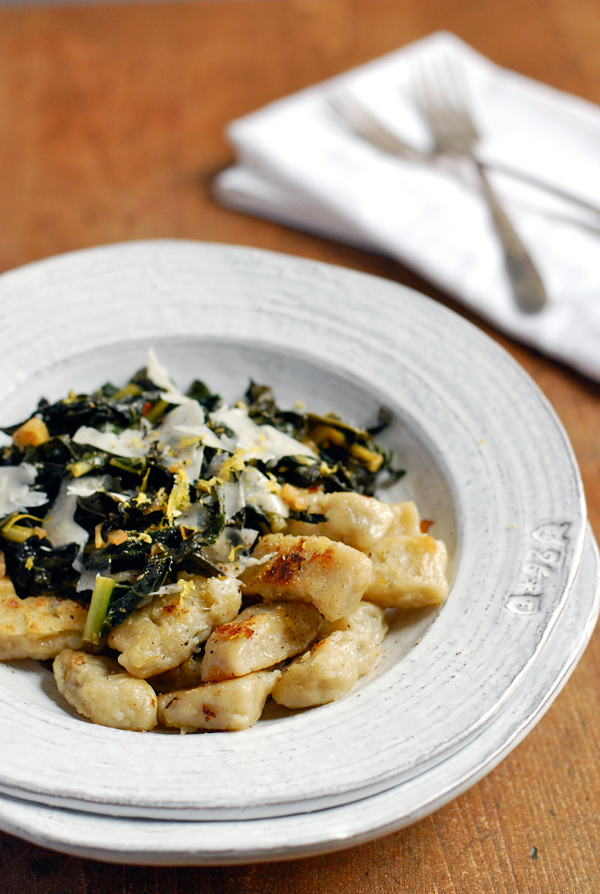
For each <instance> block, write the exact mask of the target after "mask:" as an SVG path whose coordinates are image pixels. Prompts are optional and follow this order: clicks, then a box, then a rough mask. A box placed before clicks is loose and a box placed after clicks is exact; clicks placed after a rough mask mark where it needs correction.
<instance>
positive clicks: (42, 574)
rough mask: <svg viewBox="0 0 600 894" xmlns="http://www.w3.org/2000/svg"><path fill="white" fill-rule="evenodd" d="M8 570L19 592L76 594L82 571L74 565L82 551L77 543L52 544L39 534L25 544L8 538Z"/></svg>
mask: <svg viewBox="0 0 600 894" xmlns="http://www.w3.org/2000/svg"><path fill="white" fill-rule="evenodd" d="M2 549H3V550H4V556H5V560H6V571H7V574H8V575H9V577H10V579H11V580H12V582H13V586H14V588H15V590H16V592H17V595H18V596H20V597H21V599H24V598H25V597H26V596H43V595H46V594H51V595H53V596H65V597H68V596H73V595H74V588H75V586H76V584H77V580H78V578H79V574H78V573H77V572H76V571H75V569H74V568H73V562H74V561H75V559H76V557H77V554H78V552H79V547H78V545H77V544H76V543H69V544H68V545H67V546H59V547H53V546H51V545H50V543H49V541H48V540H46V539H45V538H43V539H40V538H39V537H38V536H37V535H36V534H34V535H32V536H31V537H28V538H27V540H25V541H24V543H13V542H12V541H9V540H5V541H3V543H2Z"/></svg>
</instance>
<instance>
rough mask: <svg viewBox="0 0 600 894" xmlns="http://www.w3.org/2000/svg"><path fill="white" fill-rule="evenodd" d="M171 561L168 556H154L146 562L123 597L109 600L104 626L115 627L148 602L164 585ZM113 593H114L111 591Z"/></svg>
mask: <svg viewBox="0 0 600 894" xmlns="http://www.w3.org/2000/svg"><path fill="white" fill-rule="evenodd" d="M171 564H172V561H171V559H170V558H169V557H168V556H155V557H154V558H151V559H150V560H149V561H148V565H147V567H146V570H145V571H144V573H143V574H142V576H141V577H140V578H139V580H138V581H137V582H136V583H135V584H134V585H133V586H132V587H130V588H129V589H128V590H126V592H125V593H123V595H120V596H118V598H117V599H113V600H111V604H110V606H109V609H108V612H107V614H106V626H107V627H109V628H112V627H117V626H118V625H119V624H121V623H122V622H123V621H125V620H126V619H127V618H128V617H129V616H130V615H131V614H132V613H133V612H134V611H135V610H136V609H137V608H141V606H143V605H146V604H147V603H148V602H150V600H151V598H152V594H153V593H155V592H156V591H157V590H158V589H159V588H160V587H162V585H163V584H164V582H165V580H166V578H167V575H168V573H169V571H170V570H171ZM113 592H114V591H113Z"/></svg>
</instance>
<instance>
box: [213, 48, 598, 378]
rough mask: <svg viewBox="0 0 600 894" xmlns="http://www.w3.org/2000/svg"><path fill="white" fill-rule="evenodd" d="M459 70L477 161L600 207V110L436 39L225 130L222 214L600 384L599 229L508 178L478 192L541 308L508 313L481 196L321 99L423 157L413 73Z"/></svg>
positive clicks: (219, 184)
mask: <svg viewBox="0 0 600 894" xmlns="http://www.w3.org/2000/svg"><path fill="white" fill-rule="evenodd" d="M434 58H444V59H447V60H457V61H458V62H460V64H461V66H462V69H463V70H464V74H465V80H466V83H467V85H468V89H469V95H470V100H471V101H470V105H471V108H472V111H473V113H474V117H475V118H476V120H477V122H478V125H479V127H480V130H481V133H482V142H481V144H480V147H479V148H478V157H479V158H480V159H481V160H482V161H483V162H485V163H489V164H493V163H494V162H499V163H504V164H507V165H510V166H512V167H513V168H517V169H518V170H521V171H523V172H530V173H532V174H534V175H536V176H537V177H538V178H542V179H544V180H545V181H546V182H548V183H552V184H555V185H556V186H559V187H560V188H562V189H563V190H565V191H568V192H569V193H570V194H572V195H574V196H578V197H579V198H581V199H583V200H585V201H587V202H591V203H593V204H595V205H597V206H599V207H600V109H599V108H598V107H596V106H595V105H593V104H591V103H589V102H586V101H584V100H582V99H578V98H576V97H574V96H570V95H568V94H565V93H561V92H559V91H558V90H555V89H553V88H551V87H548V86H546V85H544V84H540V83H538V82H536V81H532V80H531V79H528V78H525V77H523V76H521V75H518V74H516V73H514V72H511V71H507V70H506V69H502V68H499V67H498V66H496V65H494V64H493V63H492V62H490V61H489V60H488V59H486V58H484V57H483V56H481V55H479V54H478V53H476V52H475V51H474V50H473V49H471V48H470V47H469V46H467V45H466V44H465V43H463V42H462V41H461V40H459V39H458V38H457V37H455V36H454V35H452V34H448V33H444V32H440V33H436V34H433V35H431V36H429V37H427V38H424V39H423V40H420V41H417V42H416V43H413V44H410V45H409V46H407V47H404V48H403V49H401V50H398V51H397V52H394V53H391V54H389V55H387V56H384V57H383V58H380V59H377V60H375V61H374V62H371V63H368V64H366V65H363V66H361V67H360V68H356V69H354V70H352V71H350V72H348V73H346V74H343V75H341V76H339V77H336V78H333V79H331V80H329V81H326V82H324V83H322V84H319V85H317V86H315V87H311V88H309V89H306V90H303V91H301V92H300V93H297V94H295V95H293V96H290V97H287V98H285V99H282V100H279V101H277V102H274V103H272V104H271V105H269V106H267V107H266V108H263V109H261V110H259V111H257V112H254V113H252V114H250V115H248V116H246V117H244V118H241V119H239V120H237V121H235V122H233V123H232V124H231V125H230V126H229V129H228V136H229V138H230V140H231V143H232V145H233V146H234V149H235V151H236V155H237V160H238V163H237V165H236V166H234V167H232V168H229V169H228V170H226V171H223V172H222V173H221V174H220V175H219V176H218V177H217V179H216V181H215V183H214V194H215V196H216V198H217V200H218V201H220V202H222V203H223V204H225V205H227V206H229V207H232V208H235V209H237V210H241V211H245V212H249V213H252V214H258V215H261V216H265V217H269V218H272V219H275V220H278V221H280V222H283V223H285V224H288V225H290V226H293V227H295V228H299V229H305V230H309V231H312V232H316V233H319V234H322V235H324V236H328V237H331V238H334V239H336V240H340V241H344V242H348V243H352V244H354V245H358V246H361V247H364V248H367V249H371V250H375V251H377V252H379V253H382V254H386V255H389V256H391V257H394V258H396V259H398V260H399V261H401V262H402V263H403V264H406V265H407V266H409V267H412V268H413V269H414V270H416V271H417V272H418V273H419V274H420V275H421V276H422V277H423V278H425V279H427V280H429V281H430V282H432V283H434V284H435V285H437V286H438V287H439V288H440V289H442V290H443V291H445V292H447V293H448V294H451V295H453V296H454V297H455V298H456V299H458V300H459V301H462V302H463V303H464V304H465V305H467V306H468V307H470V308H471V310H473V311H475V312H476V313H477V314H479V315H480V316H481V317H483V318H485V319H487V320H488V321H489V322H491V323H493V324H494V325H495V326H497V327H498V328H499V329H501V330H504V331H505V332H507V333H509V334H511V335H513V336H514V337H516V338H518V339H520V340H521V341H523V342H526V343H528V344H530V345H533V346H534V347H536V348H538V349H539V350H540V351H543V352H545V353H547V354H549V355H551V356H553V357H556V358H558V359H559V360H562V361H563V362H565V363H568V364H570V365H572V366H573V367H575V368H577V369H578V370H580V371H581V372H583V373H584V374H586V375H588V376H590V377H592V378H595V379H597V380H598V381H600V215H598V214H594V213H593V212H587V211H583V210H581V209H579V208H578V207H577V206H575V205H573V204H571V203H570V202H566V201H563V200H561V199H558V198H555V197H553V196H551V195H550V194H548V193H545V192H543V191H541V190H538V189H536V188H533V187H531V186H529V185H525V184H523V183H522V182H520V181H518V180H516V179H513V178H512V177H509V176H507V175H505V174H500V173H497V172H493V171H492V172H491V174H490V178H491V180H492V181H493V183H494V186H495V187H496V189H497V192H498V194H499V195H500V196H501V198H502V200H503V204H504V206H505V209H506V211H507V212H508V214H509V216H510V218H511V220H512V222H513V224H514V226H515V228H516V229H517V231H518V232H519V234H520V235H521V237H522V239H523V241H524V243H525V244H526V246H527V248H528V250H529V252H530V254H531V256H532V258H533V260H534V262H535V264H536V266H537V267H538V270H539V271H540V274H541V276H542V279H543V280H544V283H545V285H546V289H547V292H548V296H549V302H548V305H547V307H546V308H545V309H544V310H543V311H542V312H541V313H538V314H535V315H526V314H523V313H522V312H520V311H519V310H518V309H517V308H516V306H515V304H514V300H513V297H512V294H511V289H510V285H509V283H508V280H507V275H506V270H505V266H504V261H503V256H502V252H501V249H500V247H499V244H498V240H497V237H496V235H495V232H494V230H493V228H492V224H491V218H490V214H489V211H488V209H487V206H486V205H485V203H484V201H483V199H482V196H481V194H480V192H479V191H478V190H477V188H474V187H473V185H472V183H469V182H468V180H467V179H465V178H464V177H460V175H459V172H457V170H452V169H451V168H450V167H449V165H448V163H447V162H446V164H444V163H443V161H438V162H435V163H429V162H427V163H423V162H419V161H416V162H415V161H408V160H405V159H403V158H396V157H392V156H391V155H387V154H384V153H382V152H381V151H379V150H378V149H376V148H374V147H372V146H371V145H369V144H368V143H366V142H365V141H364V140H362V139H361V138H360V137H358V136H356V135H354V134H353V133H352V132H351V131H350V130H349V129H348V128H345V127H344V126H343V124H342V123H341V122H340V120H339V118H337V117H336V115H335V113H334V111H333V110H332V108H331V104H330V102H329V98H330V97H332V96H336V95H338V94H344V95H345V94H351V95H353V96H355V97H356V98H357V99H358V100H360V102H361V104H362V105H364V106H365V107H366V108H367V109H369V110H370V111H371V113H372V114H374V115H376V116H377V117H378V118H379V119H380V120H381V121H382V123H384V124H385V125H386V127H387V128H388V129H390V130H392V131H394V132H395V133H396V134H397V135H398V136H399V137H400V138H401V139H403V140H404V141H405V142H408V143H410V144H411V145H413V146H414V147H415V148H417V149H419V150H425V151H426V150H428V149H429V148H430V145H431V137H430V134H429V132H428V130H427V127H426V125H425V123H424V122H423V120H422V118H421V116H420V114H419V112H418V110H417V109H416V106H415V103H414V100H413V99H412V87H411V85H412V83H413V82H414V77H415V72H416V71H417V70H418V67H419V66H423V65H424V64H425V63H429V62H430V61H431V60H432V59H434Z"/></svg>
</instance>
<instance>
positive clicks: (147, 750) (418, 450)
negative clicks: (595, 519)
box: [0, 241, 585, 820]
mask: <svg viewBox="0 0 600 894" xmlns="http://www.w3.org/2000/svg"><path fill="white" fill-rule="evenodd" d="M0 306H1V307H2V308H3V313H4V320H3V325H2V327H1V328H0V421H1V422H2V423H6V424H8V423H10V422H14V421H18V420H19V419H20V418H23V417H24V416H25V415H27V413H29V412H31V411H32V410H33V409H34V407H35V405H36V402H37V399H38V398H39V397H40V396H41V395H42V394H44V395H45V396H46V397H49V398H55V397H58V396H60V395H62V394H64V393H65V391H67V390H68V389H70V388H74V389H75V390H78V391H82V390H87V389H88V388H91V387H93V386H97V385H99V384H101V383H102V382H103V381H105V380H106V379H109V378H110V379H111V380H113V381H115V382H119V381H122V380H124V379H125V378H126V377H127V376H128V375H129V374H130V373H131V372H132V370H134V369H135V368H137V367H139V366H141V365H143V363H144V361H145V355H146V350H147V348H148V346H150V345H152V346H153V347H154V348H155V350H156V351H157V353H158V355H159V357H160V359H161V360H162V362H163V363H164V364H165V365H166V366H167V367H168V368H169V369H170V370H171V372H172V373H173V374H174V377H175V379H176V380H177V381H178V382H179V383H180V384H187V382H188V381H189V380H190V379H191V378H193V377H202V378H204V379H205V380H207V382H209V384H210V385H211V387H213V388H214V389H216V390H218V391H220V392H221V393H223V394H224V395H225V396H226V397H227V398H232V397H234V396H240V395H241V393H242V392H243V390H244V388H245V386H246V384H247V380H248V378H249V377H252V378H253V379H255V380H260V381H266V382H270V383H272V384H274V385H275V391H276V396H277V397H278V399H279V401H280V402H281V403H282V404H284V405H286V404H287V405H288V406H290V405H292V404H293V403H294V402H295V401H296V400H299V399H300V400H304V401H306V403H307V404H308V405H309V406H310V407H311V408H312V409H315V410H316V411H324V410H335V411H337V412H339V413H340V414H341V415H343V416H344V417H345V418H349V419H351V420H354V421H355V422H359V423H363V424H368V423H370V422H372V421H374V419H375V417H376V410H377V407H378V405H379V404H382V403H383V404H385V405H387V406H388V407H389V408H390V409H391V410H392V411H393V414H394V424H393V425H392V426H391V428H390V429H389V430H388V431H387V432H386V435H385V439H384V442H385V443H386V444H387V445H388V446H390V447H393V448H394V450H395V453H396V454H397V455H398V457H399V458H400V459H401V462H402V465H403V466H404V467H405V468H406V469H407V470H408V474H407V476H406V478H405V479H403V480H402V481H401V482H400V483H399V484H398V485H396V487H395V488H394V489H392V490H391V491H390V492H389V494H388V499H399V498H402V497H408V496H414V497H415V499H416V500H417V502H418V505H419V506H420V508H421V510H422V512H423V514H424V515H425V516H426V517H428V518H434V519H435V520H436V525H435V529H434V532H435V534H436V536H439V537H442V538H443V539H445V540H446V541H447V543H448V545H449V548H450V554H451V572H452V575H453V586H452V592H451V594H450V597H449V599H448V601H447V603H446V604H445V605H444V606H443V608H442V609H441V611H440V612H439V614H438V615H437V617H435V618H434V616H433V615H432V614H429V615H425V616H423V615H420V616H418V617H417V618H416V620H415V622H414V623H413V624H410V623H409V625H408V626H407V627H404V626H394V629H393V631H392V635H391V636H390V637H389V638H388V641H387V644H386V648H385V650H384V655H383V659H382V661H381V662H380V664H379V665H378V667H377V668H376V669H375V670H374V671H373V672H372V673H371V674H370V675H369V676H368V677H367V678H364V680H363V681H362V682H361V684H360V685H359V686H358V687H357V688H356V690H355V691H354V692H353V693H351V694H350V695H349V696H348V697H347V698H345V699H343V700H341V701H339V702H336V703H334V704H332V705H327V706H324V707H322V708H318V709H314V710H311V711H307V712H303V713H299V714H296V715H292V716H286V717H283V718H273V719H269V720H265V721H262V722H260V723H259V724H257V725H256V726H255V727H254V728H253V729H252V730H249V731H247V732H244V733H238V734H234V735H232V734H229V733H214V734H210V735H188V736H174V735H169V734H166V733H163V734H161V733H152V734H146V735H140V734H138V733H127V732H123V731H120V730H113V729H105V728H102V727H97V726H93V725H92V724H89V723H87V722H85V721H84V720H83V719H82V718H79V717H77V716H75V715H74V714H73V713H72V712H69V711H68V710H67V708H66V705H65V703H63V702H62V701H61V700H60V699H59V698H58V696H56V695H55V692H54V687H53V683H52V680H51V678H49V675H48V673H47V672H46V671H44V670H43V669H40V668H39V667H38V666H33V665H30V666H28V667H25V666H17V665H14V666H8V665H3V666H1V667H0V705H1V710H2V714H3V737H2V741H1V742H0V792H2V793H4V794H6V795H10V796H16V797H19V798H25V799H32V800H34V801H37V802H40V803H46V804H56V805H60V806H65V807H75V808H79V809H84V810H87V811H92V812H100V813H102V812H105V813H108V814H111V815H115V814H122V815H126V816H140V817H155V818H159V817H167V818H175V817H179V818H184V819H188V820H189V819H219V820H224V819H237V818H242V819H248V818H251V817H267V816H283V815H286V814H298V813H301V812H305V811H311V810H315V809H325V808H329V807H333V806H336V805H339V804H344V803H349V802H352V801H355V800H357V799H359V798H365V797H369V796H371V795H374V794H376V793H378V792H382V791H385V790H387V789H390V788H392V787H394V786H397V785H399V784H400V783H402V782H404V781H406V780H407V779H410V778H411V777H414V776H417V775H419V774H422V773H424V772H425V771H426V770H428V769H429V768H431V767H434V766H435V765H436V764H438V763H440V762H441V761H445V760H447V759H448V758H449V757H450V756H451V755H452V754H453V753H454V752H457V751H459V750H460V749H464V748H465V746H466V744H467V743H468V742H469V741H470V740H471V739H473V738H474V737H475V736H476V735H477V734H478V733H481V731H482V730H484V729H485V727H486V726H487V725H488V724H489V723H490V722H491V721H492V720H493V718H494V717H495V716H497V715H498V714H499V712H500V711H501V710H502V709H503V706H505V705H506V704H507V703H508V701H509V700H510V699H511V698H512V697H513V696H514V695H515V694H516V692H517V690H518V689H519V688H520V687H521V686H522V685H523V683H524V681H526V679H527V677H528V675H529V673H530V671H531V669H532V668H533V667H534V665H535V662H536V659H537V658H538V656H539V653H540V650H541V649H542V647H543V645H544V642H545V641H546V639H547V638H548V636H549V635H550V633H551V631H552V629H553V627H554V625H555V624H556V622H557V620H558V618H559V616H560V613H561V611H562V609H563V607H564V605H565V603H566V600H567V598H568V596H569V593H570V591H571V588H572V586H573V582H574V580H575V576H576V573H577V569H578V566H579V562H580V559H581V555H582V549H583V541H584V534H585V505H584V498H583V491H582V486H581V481H580V477H579V472H578V469H577V465H576V463H575V460H574V457H573V455H572V451H571V448H570V446H569V444H568V441H567V438H566V436H565V434H564V432H563V430H562V428H561V426H560V423H559V422H558V420H557V419H556V416H555V415H554V413H553V411H552V409H551V408H550V406H549V405H548V403H547V402H546V401H545V399H544V398H543V396H542V395H541V394H540V392H539V391H538V389H537V388H536V387H535V385H534V384H533V383H532V382H531V380H530V379H529V378H528V377H527V376H526V375H525V374H524V372H523V371H522V370H521V369H520V368H519V367H518V366H517V365H516V364H515V363H514V362H513V361H512V360H511V358H510V357H509V356H508V355H507V354H506V353H505V352H503V351H502V350H501V349H500V348H499V347H497V346H496V345H495V344H494V343H493V342H491V340H490V339H488V338H487V337H486V336H484V335H483V334H482V333H481V332H480V331H479V330H477V329H476V328H475V327H473V326H471V325H470V324H468V323H466V322H465V321H464V320H462V319H461V318H459V317H458V316H456V315H455V314H453V313H451V312H450V311H448V310H447V309H445V308H443V307H441V306H439V305H438V304H436V303H434V302H432V301H430V300H428V299H426V298H424V297H423V296H420V295H418V294H416V293H415V292H412V291H410V290H408V289H405V288H403V287H400V286H398V285H395V284H393V283H390V282H387V281H384V280H381V279H378V278H375V277H370V276H366V275H363V274H358V273H354V272H351V271H348V270H342V269H340V268H335V267H331V266H328V265H323V264H319V263H315V262H311V261H306V260H301V259H296V258H291V257H287V256H282V255H276V254H272V253H267V252H262V251H258V250H253V249H244V248H236V247H231V246H218V245H206V244H198V243H192V242H176V241H156V242H141V243H129V244H123V245H117V246H107V247H102V248H98V249H92V250H87V251H83V252H77V253H74V254H70V255H64V256H61V257H58V258H54V259H50V260H47V261H42V262H39V263H36V264H32V265H29V266H27V267H24V268H21V269H20V270H16V271H13V272H10V273H8V274H5V275H4V276H2V277H1V278H0ZM32 345H35V350H32ZM156 767H168V773H161V774H156V773H153V772H151V768H156ZM240 778H243V780H244V785H243V786H241V785H240ZM207 780H210V784H207Z"/></svg>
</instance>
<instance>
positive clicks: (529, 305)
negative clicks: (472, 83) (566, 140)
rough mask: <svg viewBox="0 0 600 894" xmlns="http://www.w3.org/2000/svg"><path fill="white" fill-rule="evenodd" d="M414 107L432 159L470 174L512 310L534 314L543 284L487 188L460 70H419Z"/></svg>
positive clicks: (543, 298)
mask: <svg viewBox="0 0 600 894" xmlns="http://www.w3.org/2000/svg"><path fill="white" fill-rule="evenodd" d="M413 92H414V98H415V101H416V104H417V106H418V108H419V110H420V112H421V114H422V115H423V118H424V119H425V121H426V122H427V124H428V125H429V129H430V130H431V134H432V137H433V140H434V152H435V154H437V155H447V156H456V157H459V158H464V159H467V160H468V162H469V163H470V164H471V166H472V169H473V171H474V172H475V174H476V176H477V178H478V181H479V185H480V188H481V193H482V195H483V197H484V198H485V199H486V201H487V203H488V206H489V209H490V212H491V215H492V221H493V224H494V228H495V230H496V233H497V235H498V237H499V239H500V243H501V245H502V249H503V252H504V260H505V264H506V269H507V272H508V276H509V278H510V281H511V285H512V289H513V294H514V298H515V301H516V304H517V306H518V307H519V308H520V310H521V311H523V313H527V314H534V313H538V312H539V311H541V310H542V309H543V308H544V306H545V305H546V303H547V300H548V299H547V295H546V290H545V288H544V284H543V282H542V279H541V277H540V275H539V273H538V271H537V269H536V267H535V265H534V263H533V261H532V260H531V258H530V257H529V254H528V252H527V250H526V248H525V246H524V245H523V243H522V241H521V239H520V237H519V235H518V233H517V232H516V230H515V228H514V227H513V225H512V223H511V222H510V220H509V218H508V217H507V215H506V213H505V211H504V209H503V207H502V205H501V204H500V202H499V200H498V197H497V196H496V194H495V192H494V190H493V189H492V187H491V186H490V183H489V180H488V178H487V176H486V173H485V170H484V168H483V165H482V164H481V163H480V162H479V161H478V160H477V158H476V156H475V154H474V151H475V148H476V146H477V144H478V143H479V139H480V137H479V132H478V130H477V127H476V125H475V122H474V120H473V118H472V115H471V113H470V110H469V107H468V105H467V102H466V99H465V93H466V84H465V81H464V76H463V72H462V69H460V68H459V67H458V65H456V64H452V62H451V61H450V60H449V59H445V60H443V61H442V62H440V63H439V65H436V66H434V65H431V66H428V68H427V69H425V68H422V69H421V70H420V73H419V77H418V78H417V79H416V80H415V84H414V89H413Z"/></svg>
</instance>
